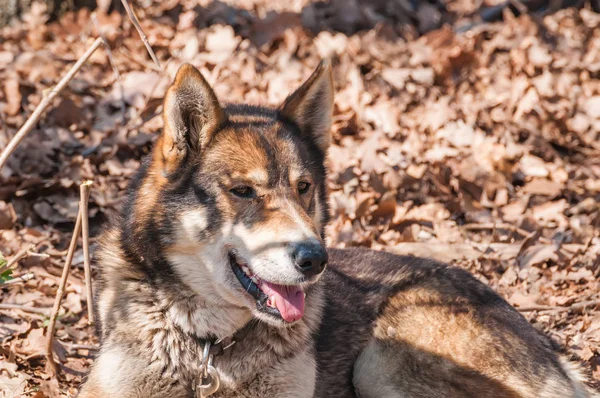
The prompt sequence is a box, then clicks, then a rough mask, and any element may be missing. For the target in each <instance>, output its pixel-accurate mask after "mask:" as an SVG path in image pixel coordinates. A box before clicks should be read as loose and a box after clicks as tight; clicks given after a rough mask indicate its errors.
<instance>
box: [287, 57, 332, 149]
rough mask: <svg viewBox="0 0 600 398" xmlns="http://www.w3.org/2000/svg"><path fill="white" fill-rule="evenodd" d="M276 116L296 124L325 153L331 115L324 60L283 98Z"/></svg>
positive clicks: (329, 83) (329, 84)
mask: <svg viewBox="0 0 600 398" xmlns="http://www.w3.org/2000/svg"><path fill="white" fill-rule="evenodd" d="M279 114H280V115H281V117H282V118H283V119H286V120H289V121H291V122H293V123H295V124H297V125H298V127H299V128H300V131H301V132H302V134H304V135H306V136H308V137H309V138H310V139H312V140H313V141H314V142H315V143H316V144H317V146H318V147H319V148H320V149H321V150H322V151H323V153H327V149H328V148H329V144H331V132H330V129H331V119H332V116H333V76H332V74H331V62H330V61H329V60H328V59H324V60H323V61H321V63H320V64H319V66H318V67H317V69H316V70H315V71H314V72H313V74H312V75H311V76H310V77H309V78H308V80H307V81H306V82H304V84H303V85H302V86H301V87H300V88H299V89H298V90H296V91H295V92H294V93H293V94H291V95H290V96H289V97H287V98H286V100H285V101H284V102H283V104H282V105H281V106H280V107H279Z"/></svg>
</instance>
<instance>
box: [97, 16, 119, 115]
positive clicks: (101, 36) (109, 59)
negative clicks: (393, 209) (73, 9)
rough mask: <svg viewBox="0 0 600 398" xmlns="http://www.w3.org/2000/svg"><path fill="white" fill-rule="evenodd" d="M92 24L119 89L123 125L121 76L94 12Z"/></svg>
mask: <svg viewBox="0 0 600 398" xmlns="http://www.w3.org/2000/svg"><path fill="white" fill-rule="evenodd" d="M92 22H93V23H94V26H95V27H96V30H97V31H98V36H100V38H101V39H102V41H103V42H104V48H105V50H106V55H107V56H108V63H109V64H110V66H111V68H112V70H113V75H114V78H115V82H116V83H117V85H118V87H119V93H120V94H121V117H122V119H123V120H122V123H125V106H126V104H125V89H124V88H123V83H122V82H121V74H120V73H119V69H118V68H117V64H116V63H115V58H114V57H113V53H112V50H111V49H110V44H108V39H107V38H106V36H105V35H104V32H102V29H101V27H100V22H99V21H98V17H97V16H96V13H95V12H93V13H92Z"/></svg>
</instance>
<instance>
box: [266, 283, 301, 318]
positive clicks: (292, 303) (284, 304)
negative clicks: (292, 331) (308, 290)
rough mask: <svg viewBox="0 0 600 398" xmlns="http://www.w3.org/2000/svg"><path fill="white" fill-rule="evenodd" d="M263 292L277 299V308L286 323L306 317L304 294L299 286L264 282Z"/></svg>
mask: <svg viewBox="0 0 600 398" xmlns="http://www.w3.org/2000/svg"><path fill="white" fill-rule="evenodd" d="M260 288H261V290H262V291H263V292H264V293H265V294H266V295H267V296H269V298H272V297H274V298H275V306H276V307H277V309H278V310H279V312H280V313H281V317H282V318H283V319H284V320H285V321H286V322H294V321H297V320H298V319H300V318H302V315H304V292H303V291H302V289H301V288H299V287H297V286H283V285H276V284H274V283H270V282H267V281H263V282H262V284H261V286H260Z"/></svg>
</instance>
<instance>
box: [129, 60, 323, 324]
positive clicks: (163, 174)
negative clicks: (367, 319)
mask: <svg viewBox="0 0 600 398" xmlns="http://www.w3.org/2000/svg"><path fill="white" fill-rule="evenodd" d="M332 109H333V82H332V75H331V67H330V64H329V62H328V61H324V62H321V64H320V65H319V67H318V68H317V69H316V71H315V72H314V73H313V74H312V75H311V77H310V78H309V79H308V80H307V81H306V82H305V83H304V84H303V85H302V86H301V87H300V88H299V89H298V90H297V91H296V92H294V93H293V94H292V95H290V96H289V97H288V98H287V99H286V100H285V102H284V103H283V104H282V105H281V106H280V107H279V108H278V109H276V110H268V109H262V108H253V107H247V106H232V107H222V106H221V104H220V103H219V101H218V99H217V97H216V95H215V93H214V92H213V90H212V89H211V88H210V86H209V85H208V83H207V82H206V80H205V79H204V77H203V76H202V75H201V74H200V72H199V71H198V70H197V69H196V68H194V67H193V66H191V65H183V66H182V67H181V68H180V69H179V71H178V73H177V76H176V78H175V81H174V83H173V85H172V86H171V87H170V88H169V90H168V92H167V95H166V97H165V101H164V122H165V127H164V132H163V134H162V135H161V137H160V138H159V140H158V142H157V144H156V146H155V148H154V152H153V154H152V159H151V162H150V164H149V166H148V170H147V172H146V174H147V176H146V178H145V179H144V181H143V182H142V183H141V186H140V188H139V192H140V194H138V197H137V199H136V205H135V212H137V213H138V214H136V215H135V217H136V218H141V219H144V218H145V220H146V222H142V223H140V224H139V225H140V228H144V226H146V228H148V225H149V224H150V223H152V224H153V226H152V228H155V229H156V230H157V233H158V234H161V233H162V234H163V236H160V239H159V245H160V246H161V248H160V250H161V252H162V253H164V258H165V259H166V260H167V261H168V263H169V264H170V265H171V267H173V268H174V269H175V271H176V272H177V273H178V274H179V277H180V278H181V279H182V280H183V281H185V282H186V283H187V284H188V285H189V286H190V287H191V288H192V289H194V290H195V291H196V292H197V293H198V294H200V295H202V296H203V297H206V296H207V295H213V296H216V297H218V298H219V300H221V302H223V300H225V302H227V303H228V304H229V305H235V306H238V307H246V308H248V309H249V310H250V311H252V313H253V315H254V316H255V317H257V318H259V319H262V320H265V321H267V322H270V323H272V324H276V325H285V324H288V323H293V322H295V321H297V320H299V319H300V318H301V317H302V315H303V314H304V303H305V296H306V290H307V289H308V288H309V286H310V285H311V284H313V283H315V282H316V281H317V280H318V279H319V277H320V276H321V274H322V272H323V271H324V269H325V267H326V265H327V252H326V250H325V245H324V243H323V228H324V226H325V223H326V222H327V220H328V214H327V213H328V210H327V209H328V207H327V202H326V188H325V178H326V172H325V166H324V159H325V156H326V152H327V148H328V146H329V144H330V141H331V138H330V126H331V118H332ZM161 231H162V232H161Z"/></svg>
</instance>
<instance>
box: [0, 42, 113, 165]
mask: <svg viewBox="0 0 600 398" xmlns="http://www.w3.org/2000/svg"><path fill="white" fill-rule="evenodd" d="M101 45H102V39H101V38H100V37H99V38H97V39H96V40H95V41H94V43H93V44H92V45H91V46H90V47H89V48H88V49H87V50H86V52H85V53H83V55H82V56H81V58H79V59H78V60H77V62H76V63H75V65H73V66H72V67H71V70H69V72H67V74H66V75H65V76H64V77H63V78H62V79H61V80H60V81H59V82H58V84H57V85H56V86H55V87H53V88H52V89H51V90H50V92H49V93H48V95H45V96H44V98H43V99H42V101H41V102H40V103H39V104H38V106H37V107H36V108H35V110H34V111H33V113H32V114H31V116H29V118H28V119H27V121H26V122H25V124H24V125H23V127H21V129H19V131H17V134H15V136H14V137H13V138H12V139H11V140H10V142H9V143H8V145H7V146H6V148H4V150H3V151H2V153H1V154H0V170H2V167H4V165H5V164H6V161H7V160H8V158H9V156H10V155H11V154H12V153H13V152H14V150H15V149H16V148H17V146H18V145H19V144H20V143H21V141H22V140H23V138H25V136H26V135H27V134H29V132H30V131H31V130H32V129H33V127H34V126H35V124H36V123H37V122H38V120H40V117H41V116H42V113H44V111H45V110H46V108H47V107H48V106H49V105H50V104H51V103H52V101H53V100H54V99H55V98H56V97H57V96H58V94H60V92H61V91H62V90H63V89H64V88H65V87H66V85H67V84H68V83H69V82H70V81H71V79H72V78H73V76H75V74H76V73H77V72H78V71H79V69H81V67H82V66H83V64H84V63H85V62H86V61H87V60H88V58H89V57H90V56H91V55H92V54H93V53H94V51H96V50H97V49H98V47H100V46H101Z"/></svg>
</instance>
